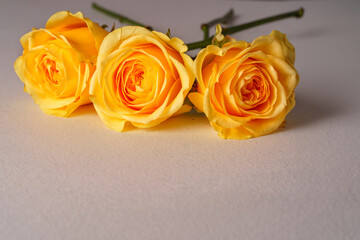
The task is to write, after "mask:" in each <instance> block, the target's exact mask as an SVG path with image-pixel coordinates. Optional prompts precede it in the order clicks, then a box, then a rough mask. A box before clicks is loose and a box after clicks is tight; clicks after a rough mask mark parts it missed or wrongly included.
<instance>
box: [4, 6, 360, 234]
mask: <svg viewBox="0 0 360 240" xmlns="http://www.w3.org/2000/svg"><path fill="white" fill-rule="evenodd" d="M90 3H91V2H90V1H81V2H80V1H70V0H66V1H45V0H34V1H25V0H23V1H14V0H13V1H9V0H5V1H4V0H2V2H1V7H0V35H1V37H0V39H1V40H0V41H1V44H0V53H1V57H0V70H1V71H0V72H1V76H0V83H1V85H0V113H1V117H0V239H7V240H10V239H214V240H215V239H247V240H248V239H284V240H285V239H286V240H291V239H299V240H300V239H301V240H303V239H312V240H315V239H326V240H330V239H334V240H335V239H358V238H359V235H360V230H359V228H358V227H359V225H360V203H359V201H360V181H359V180H360V163H359V154H360V150H359V138H360V128H359V127H360V119H359V117H360V107H359V103H360V101H359V100H360V97H359V96H360V95H359V90H360V79H359V71H360V64H359V59H360V47H359V43H360V28H359V22H360V3H359V1H338V2H335V1H315V2H314V1H291V2H287V1H278V2H269V1H266V2H259V1H254V2H243V1H182V2H181V4H179V3H177V2H175V1H173V2H169V1H165V0H156V1H145V0H143V1H115V0H102V1H101V2H99V3H101V4H102V5H104V6H107V7H109V8H112V9H114V10H117V11H119V12H122V13H124V14H127V15H129V16H133V17H134V18H136V19H138V20H141V21H143V22H147V23H149V24H151V25H152V26H154V27H156V28H157V29H158V30H160V31H163V32H166V31H167V28H168V27H170V28H171V31H172V34H173V35H174V36H178V37H181V38H182V39H183V40H184V41H185V42H189V41H195V40H200V39H201V37H202V33H201V31H200V30H199V25H200V23H202V22H205V21H207V20H210V19H212V18H213V17H215V16H219V15H222V14H223V13H225V12H226V11H227V10H228V9H229V8H230V7H233V8H234V10H235V12H236V14H237V15H238V18H237V19H236V21H235V22H234V24H239V23H244V22H248V21H250V20H255V19H258V18H260V17H265V16H270V15H273V14H278V13H282V12H285V11H290V10H295V9H297V8H299V7H300V6H303V7H304V8H305V11H306V12H305V16H304V18H303V19H301V20H298V19H289V20H284V21H280V22H276V23H271V24H267V25H264V26H261V27H257V28H254V29H250V30H247V31H244V32H242V33H239V34H235V35H234V36H235V37H236V38H238V39H243V40H247V41H251V40H252V39H254V38H256V37H258V36H260V35H267V34H269V33H270V32H271V30H272V29H278V30H280V31H282V32H285V33H287V35H288V38H289V40H290V41H291V42H292V43H293V44H294V45H295V47H296V51H297V57H296V58H297V59H296V67H297V69H298V71H299V73H300V77H301V80H300V84H299V86H298V88H297V90H296V93H297V106H296V107H295V109H294V111H293V112H292V113H291V114H290V115H289V116H288V124H287V127H286V128H285V129H281V130H279V131H278V132H276V133H274V134H271V135H268V136H264V137H260V138H256V139H251V140H246V141H234V140H222V139H220V138H219V137H217V135H216V132H215V131H213V130H212V128H211V127H210V125H209V124H208V122H207V120H206V118H205V117H202V116H200V115H197V114H187V115H183V116H180V117H177V118H173V119H170V120H168V121H166V122H165V123H164V124H162V125H160V126H159V127H155V128H153V129H149V130H134V131H130V132H126V133H117V132H114V131H111V130H109V129H107V128H106V127H105V125H104V124H103V123H102V122H101V121H100V119H99V118H98V117H97V115H96V113H95V111H94V110H93V108H92V107H91V106H88V107H83V108H81V109H80V110H78V111H77V112H76V114H75V116H74V117H71V118H69V119H64V118H57V117H53V116H48V115H45V114H43V113H42V112H41V110H40V108H39V107H38V106H37V105H36V104H34V103H33V101H32V99H31V97H30V96H28V95H27V94H26V93H24V92H23V85H22V83H21V82H20V80H19V79H18V78H17V76H16V74H15V72H14V70H13V62H14V61H15V59H16V57H17V56H19V55H20V54H21V51H22V49H21V46H20V43H19V38H20V37H21V35H23V34H25V33H26V32H28V31H30V30H31V28H32V27H43V26H44V25H45V22H46V20H47V19H48V17H49V16H51V15H52V14H53V13H55V12H57V11H60V10H70V11H72V12H75V11H78V10H81V11H82V12H83V13H84V14H85V16H87V17H89V18H91V19H93V20H94V21H97V22H100V23H106V24H108V25H110V26H111V25H112V23H113V20H112V19H110V18H108V17H106V16H103V15H102V14H100V13H97V12H95V11H94V10H92V9H91V6H90ZM118 26H119V25H118ZM193 54H194V53H193Z"/></svg>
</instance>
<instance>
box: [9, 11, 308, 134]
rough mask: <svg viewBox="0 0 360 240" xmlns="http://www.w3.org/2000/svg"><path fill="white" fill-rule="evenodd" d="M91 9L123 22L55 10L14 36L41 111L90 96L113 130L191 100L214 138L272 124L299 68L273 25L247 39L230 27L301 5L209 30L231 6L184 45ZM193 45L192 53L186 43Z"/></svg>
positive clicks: (291, 100) (172, 111)
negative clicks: (37, 26)
mask: <svg viewBox="0 0 360 240" xmlns="http://www.w3.org/2000/svg"><path fill="white" fill-rule="evenodd" d="M93 7H94V8H95V9H97V10H99V11H101V12H103V13H105V14H108V15H110V16H112V17H116V18H118V19H119V20H121V21H123V22H126V23H129V24H130V25H132V26H125V27H122V28H118V29H114V27H113V29H112V30H111V32H108V31H106V30H105V26H100V25H98V24H97V23H94V22H92V21H91V20H90V19H88V18H85V17H84V16H83V14H82V13H80V12H78V13H76V14H72V13H70V12H68V11H63V12H58V13H55V14H54V15H53V16H51V17H50V18H49V20H48V22H47V23H46V26H45V28H42V29H33V30H32V31H31V32H29V33H27V34H25V35H24V36H23V37H22V38H21V39H20V42H21V44H22V46H23V48H24V51H23V55H22V56H20V57H19V58H18V59H17V60H16V62H15V65H14V67H15V71H16V73H17V75H18V76H19V78H20V80H21V81H22V82H23V83H24V85H25V86H24V90H25V91H26V92H27V93H29V94H30V95H31V96H32V97H33V99H34V101H35V103H37V104H38V105H39V106H40V107H41V109H42V110H43V111H44V112H45V113H47V114H52V115H56V116H62V117H68V116H70V114H71V113H72V112H73V111H74V110H75V109H76V108H78V107H79V106H81V105H84V104H88V103H91V102H92V103H93V104H94V107H95V109H96V112H97V113H98V115H99V117H100V118H101V120H102V121H103V122H104V123H105V124H106V125H107V126H108V127H109V128H111V129H113V130H115V131H119V132H122V131H124V130H126V128H127V126H128V125H129V124H130V125H132V126H135V127H138V128H149V127H153V126H156V125H158V124H160V123H162V122H163V121H165V120H166V119H168V118H170V117H172V116H175V115H178V114H181V113H185V112H189V111H191V110H192V109H193V108H195V109H196V110H197V111H199V112H203V113H205V115H206V117H207V118H208V120H209V122H210V124H211V126H212V127H213V128H214V129H215V130H216V131H217V132H218V134H219V136H220V137H222V138H233V139H246V138H251V137H257V136H261V135H265V134H268V133H271V132H273V131H275V130H276V129H278V128H279V127H280V126H282V125H283V124H284V122H285V117H286V115H287V114H288V113H289V112H290V110H291V109H292V108H293V107H294V106H295V93H294V91H295V87H296V86H297V84H298V82H299V75H298V73H297V71H296V69H295V67H294V63H295V49H294V47H293V45H292V44H291V43H290V42H289V41H288V40H287V38H286V35H285V34H283V33H280V32H279V31H276V30H274V31H273V32H272V33H271V34H270V35H268V36H261V37H259V38H257V39H255V40H254V41H253V42H252V43H247V42H245V41H236V40H235V39H233V38H232V37H230V36H229V34H232V33H235V32H238V31H241V30H244V29H247V28H250V27H254V26H257V25H260V24H263V23H266V22H270V21H275V20H278V19H284V18H287V17H301V16H302V15H303V9H300V10H298V11H294V12H290V13H285V14H280V15H276V16H273V17H269V18H265V19H261V20H258V21H255V22H250V23H247V24H242V25H238V26H234V27H231V28H228V29H224V30H222V28H221V26H220V25H217V26H216V34H215V35H214V36H212V37H210V36H209V27H211V26H213V25H215V24H217V23H220V22H224V21H227V20H229V19H231V18H232V17H233V11H230V12H229V13H227V14H226V15H225V16H224V17H222V18H219V19H215V20H213V21H211V22H209V23H207V24H203V25H202V27H201V29H202V30H203V32H204V39H203V40H202V41H198V42H194V43H189V44H185V43H184V42H183V41H182V40H181V39H179V38H176V37H173V38H172V37H171V36H170V31H168V33H167V34H164V33H161V32H157V31H152V29H151V28H150V27H148V26H145V25H144V24H141V23H138V22H136V21H134V20H132V19H129V18H127V17H124V16H122V15H120V14H117V13H114V12H112V11H109V10H107V9H104V8H102V7H100V6H99V5H97V4H93ZM114 26H115V25H114ZM196 48H201V50H200V52H199V53H198V54H197V56H196V58H195V60H193V59H192V58H191V57H190V56H189V55H188V54H187V51H188V50H190V49H196Z"/></svg>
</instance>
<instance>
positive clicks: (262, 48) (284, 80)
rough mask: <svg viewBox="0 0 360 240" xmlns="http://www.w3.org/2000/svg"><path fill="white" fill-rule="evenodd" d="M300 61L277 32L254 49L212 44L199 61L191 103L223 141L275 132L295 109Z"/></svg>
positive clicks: (240, 43)
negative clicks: (297, 63)
mask: <svg viewBox="0 0 360 240" xmlns="http://www.w3.org/2000/svg"><path fill="white" fill-rule="evenodd" d="M294 62H295V49H294V47H293V46H292V45H291V43H290V42H289V41H288V40H287V38H286V35H285V34H282V33H280V32H278V31H275V30H274V31H273V32H272V33H271V34H270V35H269V36H261V37H259V38H257V39H255V40H254V41H253V42H252V43H251V44H249V43H247V42H244V41H237V42H230V43H227V44H225V45H224V46H222V47H221V48H220V47H217V46H214V45H209V46H207V47H206V48H205V49H202V50H201V51H200V52H199V54H198V56H197V58H196V59H195V62H194V65H195V75H196V78H197V81H198V89H197V92H192V93H190V94H189V99H190V101H191V102H192V103H193V104H194V105H195V106H196V107H197V108H198V109H199V110H200V111H202V112H204V113H205V114H206V116H207V117H208V119H209V121H210V123H211V125H212V127H213V128H214V129H215V130H216V131H217V132H218V133H219V136H220V137H222V138H233V139H246V138H251V137H257V136H261V135H264V134H268V133H271V132H273V131H275V130H276V129H277V128H279V126H280V125H281V124H282V123H283V122H284V119H285V117H286V115H287V114H288V113H289V111H290V110H291V109H292V108H293V107H294V106H295V93H294V90H295V87H296V85H297V84H298V82H299V76H298V74H297V71H296V69H295V68H294Z"/></svg>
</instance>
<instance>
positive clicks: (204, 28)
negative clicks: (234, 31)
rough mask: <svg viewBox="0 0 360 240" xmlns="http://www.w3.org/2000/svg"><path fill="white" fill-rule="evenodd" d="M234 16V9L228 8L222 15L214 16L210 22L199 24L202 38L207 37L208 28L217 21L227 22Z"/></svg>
mask: <svg viewBox="0 0 360 240" xmlns="http://www.w3.org/2000/svg"><path fill="white" fill-rule="evenodd" d="M233 18H234V10H233V9H230V10H229V11H228V12H227V13H226V14H225V15H224V16H222V17H219V18H215V19H213V20H211V21H210V22H207V23H204V24H202V25H201V30H202V31H203V32H204V40H206V39H208V38H209V28H210V27H212V26H214V25H216V24H218V23H223V24H225V23H227V22H229V21H231V20H232V19H233Z"/></svg>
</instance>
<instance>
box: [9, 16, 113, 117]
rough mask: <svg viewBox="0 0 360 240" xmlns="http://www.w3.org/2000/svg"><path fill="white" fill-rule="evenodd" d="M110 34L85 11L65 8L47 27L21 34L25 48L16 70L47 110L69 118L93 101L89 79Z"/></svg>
mask: <svg viewBox="0 0 360 240" xmlns="http://www.w3.org/2000/svg"><path fill="white" fill-rule="evenodd" d="M107 33H108V32H107V31H105V30H104V29H102V28H101V27H100V26H99V25H98V24H96V23H93V22H92V21H91V20H90V19H88V18H84V16H83V14H82V13H80V12H78V13H76V14H72V13H70V12H67V11H63V12H58V13H55V14H54V15H52V16H51V17H50V18H49V20H48V21H47V23H46V27H45V29H34V30H33V31H31V32H29V33H27V34H25V35H24V36H22V37H21V39H20V42H21V44H22V46H23V48H24V51H23V55H22V56H20V57H19V58H18V59H17V60H16V62H15V65H14V67H15V71H16V73H17V75H18V76H19V78H20V80H21V81H22V82H23V83H24V85H25V87H24V90H25V91H26V92H28V93H29V94H30V95H31V96H32V97H33V99H34V101H35V103H37V104H39V106H40V107H41V109H42V110H43V111H44V112H45V113H47V114H52V115H56V116H62V117H67V116H69V115H70V114H71V113H72V112H73V111H74V110H75V109H76V108H77V107H78V106H80V105H82V104H86V103H90V100H89V82H90V79H91V77H92V75H93V73H94V71H95V65H96V58H97V55H98V49H99V47H100V44H101V42H102V40H103V38H104V37H105V36H106V34H107Z"/></svg>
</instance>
